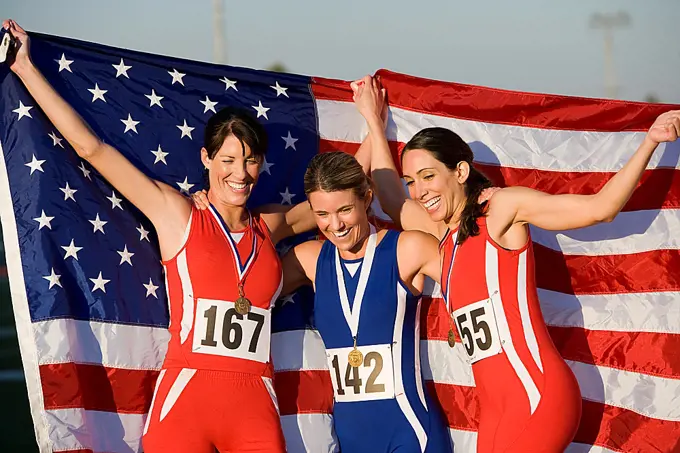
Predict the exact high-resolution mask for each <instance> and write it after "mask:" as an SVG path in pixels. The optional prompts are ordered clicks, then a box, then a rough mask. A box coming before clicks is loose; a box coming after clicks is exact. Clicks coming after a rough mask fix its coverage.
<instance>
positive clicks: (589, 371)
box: [567, 360, 680, 422]
mask: <svg viewBox="0 0 680 453" xmlns="http://www.w3.org/2000/svg"><path fill="white" fill-rule="evenodd" d="M567 364H568V365H569V367H570V368H571V370H572V371H573V372H574V374H575V375H576V379H578V384H579V387H580V388H581V395H583V397H584V398H585V399H588V400H591V401H596V402H599V403H605V404H608V405H610V406H616V407H621V408H624V409H628V410H631V411H633V412H637V413H638V414H642V415H644V416H646V417H650V418H657V419H661V420H669V421H675V422H679V421H680V379H669V378H662V377H658V376H650V375H647V374H641V373H633V372H631V371H623V370H617V369H614V368H608V367H603V366H594V365H588V364H585V363H581V362H574V361H571V360H567Z"/></svg>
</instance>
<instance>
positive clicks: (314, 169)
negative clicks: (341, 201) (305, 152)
mask: <svg viewBox="0 0 680 453" xmlns="http://www.w3.org/2000/svg"><path fill="white" fill-rule="evenodd" d="M304 187H305V195H307V196H308V197H309V194H310V193H312V192H316V191H319V190H321V191H324V192H339V191H343V190H352V191H353V192H354V194H355V195H356V196H357V197H359V198H361V199H362V200H367V198H368V197H369V193H370V191H371V180H370V178H369V177H368V176H366V173H364V169H363V168H361V164H359V162H357V160H356V159H355V158H354V157H353V156H351V155H349V154H347V153H343V152H342V151H331V152H327V153H321V154H317V155H315V156H314V157H313V158H312V160H311V161H309V165H308V166H307V171H306V172H305V178H304ZM369 201H370V200H369Z"/></svg>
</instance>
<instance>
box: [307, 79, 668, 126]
mask: <svg viewBox="0 0 680 453" xmlns="http://www.w3.org/2000/svg"><path fill="white" fill-rule="evenodd" d="M376 75H378V76H380V79H381V82H382V84H383V86H384V87H385V88H387V96H388V99H389V103H390V106H392V107H399V108H403V109H407V110H412V111H417V112H422V113H426V114H431V115H439V116H445V117H454V118H461V119H466V120H471V121H480V122H484V123H495V124H509V125H515V126H525V127H538V128H543V129H561V130H575V131H601V132H616V131H646V130H647V129H649V127H650V126H651V125H652V122H653V121H654V118H656V117H657V116H659V115H660V114H662V113H664V112H666V111H668V110H678V109H680V105H673V104H647V103H641V102H630V101H616V100H609V99H590V98H578V97H573V96H559V95H551V94H540V93H524V92H519V91H509V90H500V89H496V88H487V87H480V86H475V85H465V84H460V83H450V82H442V81H437V80H431V79H424V78H420V77H413V76H409V75H405V74H397V73H394V72H391V71H387V70H383V69H381V70H380V71H378V72H377V73H376ZM312 92H313V94H314V97H315V98H317V99H327V100H333V101H345V102H352V91H351V89H350V87H349V83H348V82H346V81H342V80H333V79H323V78H320V77H318V78H314V79H312Z"/></svg>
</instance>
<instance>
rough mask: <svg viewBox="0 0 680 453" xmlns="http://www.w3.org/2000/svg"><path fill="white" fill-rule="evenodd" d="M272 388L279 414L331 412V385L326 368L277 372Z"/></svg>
mask: <svg viewBox="0 0 680 453" xmlns="http://www.w3.org/2000/svg"><path fill="white" fill-rule="evenodd" d="M274 388H275V389H276V396H277V399H278V403H279V412H280V413H281V415H293V414H313V413H322V414H330V413H332V412H333V387H332V384H331V377H330V375H329V374H328V371H326V370H305V371H280V372H277V373H275V375H274Z"/></svg>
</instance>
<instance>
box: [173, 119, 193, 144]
mask: <svg viewBox="0 0 680 453" xmlns="http://www.w3.org/2000/svg"><path fill="white" fill-rule="evenodd" d="M177 129H179V130H180V131H182V136H181V137H180V138H184V137H189V139H190V140H193V137H192V136H191V131H193V130H194V129H196V128H195V127H190V126H189V125H188V124H187V120H184V124H182V125H181V126H177Z"/></svg>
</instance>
